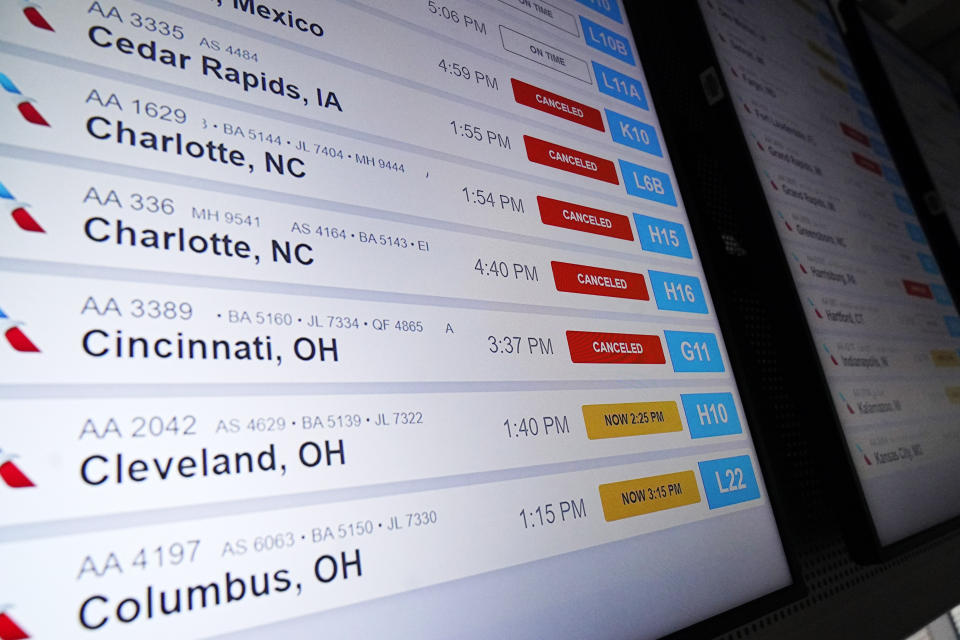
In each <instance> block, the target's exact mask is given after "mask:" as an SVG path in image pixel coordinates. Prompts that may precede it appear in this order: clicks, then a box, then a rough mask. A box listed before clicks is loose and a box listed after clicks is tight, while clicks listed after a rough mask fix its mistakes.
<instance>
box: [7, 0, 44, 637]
mask: <svg viewBox="0 0 960 640" xmlns="http://www.w3.org/2000/svg"><path fill="white" fill-rule="evenodd" d="M23 15H24V16H26V18H27V20H28V21H29V22H30V24H32V25H33V26H35V27H36V28H37V29H43V30H44V31H53V27H51V26H50V23H49V22H47V19H46V18H44V17H43V14H42V13H40V6H39V5H36V4H34V3H32V2H29V0H27V1H25V2H24V3H23ZM2 640H6V639H2Z"/></svg>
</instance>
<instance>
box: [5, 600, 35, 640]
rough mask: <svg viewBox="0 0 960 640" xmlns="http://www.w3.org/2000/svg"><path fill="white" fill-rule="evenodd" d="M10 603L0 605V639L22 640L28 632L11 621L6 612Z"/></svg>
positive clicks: (28, 635)
mask: <svg viewBox="0 0 960 640" xmlns="http://www.w3.org/2000/svg"><path fill="white" fill-rule="evenodd" d="M9 611H10V605H0V640H24V639H25V638H29V637H30V634H29V633H27V632H26V631H24V630H23V628H22V627H21V626H20V625H18V624H17V623H16V622H14V621H13V618H11V617H10V614H9V613H8V612H9Z"/></svg>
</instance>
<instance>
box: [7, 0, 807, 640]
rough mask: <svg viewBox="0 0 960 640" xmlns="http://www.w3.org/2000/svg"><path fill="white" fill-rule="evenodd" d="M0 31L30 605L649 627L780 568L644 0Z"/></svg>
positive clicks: (362, 5) (644, 630) (119, 19)
mask: <svg viewBox="0 0 960 640" xmlns="http://www.w3.org/2000/svg"><path fill="white" fill-rule="evenodd" d="M0 25H3V26H2V27H0V73H2V75H0V80H2V85H3V90H4V92H5V93H6V96H7V98H8V100H7V101H6V103H5V106H4V107H3V108H4V113H3V120H2V122H3V127H2V131H0V183H2V185H3V186H2V189H0V196H2V198H3V202H4V203H5V204H6V208H5V214H6V215H5V217H4V218H3V220H2V222H0V224H2V233H0V278H2V287H0V291H2V296H0V310H2V311H0V318H2V321H3V327H2V329H3V332H4V338H3V340H2V341H0V352H2V354H3V355H2V362H3V365H4V366H3V370H2V373H0V376H2V387H0V393H2V399H0V407H2V411H3V416H4V419H3V421H2V425H0V450H2V452H0V465H2V466H0V476H2V479H3V483H2V484H0V510H2V513H3V519H2V521H0V566H2V567H3V572H4V575H5V576H7V579H5V580H4V581H3V587H2V588H3V589H5V591H4V592H3V593H0V603H6V604H5V606H4V608H3V610H2V611H0V620H2V621H3V624H10V625H14V626H16V627H17V628H18V629H21V630H22V632H23V633H26V634H28V635H29V636H30V637H38V638H40V637H45V638H47V637H48V638H55V637H56V638H62V637H95V638H121V637H122V638H127V637H130V636H131V635H136V637H140V638H169V637H178V638H194V637H208V636H214V635H220V634H227V635H243V634H244V633H249V634H250V637H263V635H265V634H269V635H270V636H271V637H281V636H283V637H316V634H317V633H318V631H317V630H318V629H322V630H323V632H324V633H330V634H337V633H353V634H355V633H369V634H371V636H372V637H381V636H409V637H451V636H455V637H461V638H465V637H483V638H487V637H490V636H491V635H494V634H506V635H508V636H509V637H530V638H535V637H544V636H545V635H550V636H558V637H586V636H589V637H592V638H615V637H656V636H660V635H662V634H665V633H668V632H670V631H673V630H676V629H679V628H682V627H685V626H688V625H690V624H693V623H695V622H698V621H700V620H702V619H704V618H708V617H710V616H713V615H715V614H718V613H720V612H722V611H725V610H727V609H730V608H732V607H735V606H737V605H740V604H743V603H745V602H748V601H751V600H753V599H755V598H758V597H760V596H763V595H765V594H769V593H771V592H773V591H776V590H779V589H782V588H784V587H786V586H788V585H789V584H790V583H791V575H790V571H789V568H788V565H787V561H786V558H785V556H784V553H783V548H782V546H781V542H780V537H779V534H778V531H777V526H776V523H775V520H774V516H773V512H772V510H771V505H770V502H769V499H768V494H767V490H766V488H765V486H764V482H763V478H762V476H761V472H760V466H759V464H758V460H757V457H756V452H755V450H754V447H753V444H752V440H751V437H750V431H749V425H748V424H747V419H746V416H745V414H744V409H743V406H742V403H741V399H740V395H739V394H738V391H737V387H736V386H735V382H734V378H733V375H732V372H731V370H730V362H729V359H728V355H727V352H726V350H725V346H724V341H723V337H722V335H721V333H720V327H719V325H718V322H717V318H716V315H715V312H714V308H713V304H712V301H711V296H710V291H709V290H708V287H707V284H706V281H705V277H704V272H703V269H702V267H701V263H700V259H699V256H698V252H697V248H696V244H695V242H694V239H693V237H692V236H691V232H690V227H689V224H688V219H687V216H686V213H685V211H684V206H683V202H682V199H681V197H680V194H679V192H678V190H677V182H676V177H675V175H674V173H673V169H672V166H671V163H670V159H669V156H668V154H667V150H666V145H665V144H664V141H663V138H662V134H661V128H660V125H659V122H658V119H657V114H656V110H655V109H654V105H653V103H652V101H651V99H650V95H649V91H648V88H647V86H646V82H645V79H644V74H643V70H642V65H641V61H640V60H639V59H638V56H637V54H636V47H635V45H634V43H633V41H632V38H631V36H630V28H629V25H628V22H627V19H626V14H625V12H624V11H623V10H622V7H621V6H620V5H619V4H617V3H609V2H605V1H597V2H588V1H583V2H561V0H551V1H550V2H549V3H548V2H545V1H541V0H533V1H531V2H526V1H520V0H517V1H507V0H504V1H495V0H490V1H488V2H470V3H449V2H440V1H434V0H430V1H424V2H417V3H383V2H374V1H370V2H325V3H314V2H298V3H294V2H288V3H286V4H285V5H284V6H283V7H280V6H279V5H273V4H271V5H267V4H263V3H258V2H253V1H252V0H247V1H244V0H223V1H222V2H219V1H217V2H205V3H196V2H186V1H182V2H132V1H128V0H121V1H118V2H113V3H108V4H103V3H97V2H92V3H72V2H71V3H66V2H64V3H54V2H50V3H43V4H42V5H34V4H24V3H17V2H6V3H3V4H2V6H0ZM11 576H12V577H13V579H11ZM11 628H13V627H11Z"/></svg>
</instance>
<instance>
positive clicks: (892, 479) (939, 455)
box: [700, 0, 960, 550]
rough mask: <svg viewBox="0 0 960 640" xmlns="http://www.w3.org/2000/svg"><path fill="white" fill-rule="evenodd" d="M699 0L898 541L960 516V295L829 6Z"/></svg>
mask: <svg viewBox="0 0 960 640" xmlns="http://www.w3.org/2000/svg"><path fill="white" fill-rule="evenodd" d="M700 7H701V10H702V13H703V16H704V17H705V20H706V23H707V26H708V29H709V32H710V37H711V39H712V40H713V44H714V48H715V50H716V52H717V55H718V59H719V62H720V67H721V68H722V72H723V75H724V77H725V79H726V84H727V86H728V87H729V90H730V92H731V99H732V102H733V104H734V108H735V110H736V112H737V116H738V118H739V121H740V124H741V126H742V129H743V132H744V136H745V138H746V142H747V144H748V146H749V149H750V153H751V155H752V158H753V161H754V165H755V167H756V172H757V176H758V177H759V180H760V183H761V185H762V187H763V191H764V194H765V197H766V201H767V203H768V205H769V207H768V208H769V212H770V215H772V217H773V221H774V224H775V226H776V234H777V236H778V237H779V241H780V244H781V246H782V248H783V253H784V257H785V258H786V261H787V262H788V264H789V266H790V270H791V273H792V277H793V284H794V285H795V287H796V291H797V294H798V296H799V301H800V304H801V306H802V307H803V310H804V313H805V316H806V321H807V325H808V327H809V334H810V337H812V347H813V348H814V349H816V351H817V353H818V355H819V360H820V364H821V367H822V370H823V374H824V377H825V379H826V383H827V386H828V388H829V393H830V395H831V399H832V404H833V406H834V408H835V413H836V416H837V417H838V421H839V422H838V423H839V426H840V428H841V429H842V434H843V437H844V440H845V444H846V448H847V452H848V454H849V455H848V456H847V459H848V461H849V463H850V466H851V469H852V472H853V476H854V478H855V480H856V482H857V483H858V485H859V493H860V495H861V496H862V498H863V500H864V501H865V506H866V508H867V510H868V512H869V520H870V525H869V526H870V527H871V543H872V544H873V545H875V547H876V548H877V549H887V550H889V546H890V545H892V544H894V543H896V542H899V541H903V540H905V539H907V538H909V537H910V536H913V535H914V534H917V533H919V532H921V531H924V530H926V529H928V528H930V527H933V526H935V525H937V524H940V523H943V522H945V521H947V520H950V519H951V518H953V517H955V516H957V515H958V514H960V465H958V462H960V432H958V430H957V424H958V419H960V352H958V347H960V318H958V317H957V308H956V306H955V305H954V302H953V300H952V299H951V296H950V294H949V291H948V289H947V287H946V286H945V283H944V280H943V278H942V276H941V273H940V269H939V267H938V264H937V261H936V260H935V259H934V257H933V255H932V254H931V251H930V249H929V247H928V241H927V237H926V235H925V233H924V231H923V229H922V228H921V226H920V224H919V222H918V220H917V218H916V214H915V212H914V208H913V205H912V203H911V200H910V199H909V198H908V196H907V193H906V191H905V189H904V186H903V184H902V181H901V178H900V174H899V172H898V171H897V169H896V167H895V165H894V162H893V159H892V158H891V155H890V152H889V150H888V148H887V144H886V142H885V139H884V135H883V132H882V131H881V130H880V127H879V126H878V124H877V121H876V119H875V118H874V114H873V111H872V109H871V106H870V103H869V101H868V100H867V98H866V96H865V95H864V92H863V90H862V88H861V85H860V82H859V79H858V75H857V72H856V71H855V70H854V68H853V66H852V64H851V61H850V58H849V56H848V52H847V49H846V47H845V45H844V43H843V41H842V39H841V36H840V33H839V31H838V29H837V27H836V24H835V22H834V20H833V18H832V16H831V14H830V9H829V7H828V5H827V3H826V2H823V3H820V2H813V1H812V0H795V1H794V2H777V3H771V2H759V1H757V2H743V3H741V2H729V1H725V0H702V1H701V2H700ZM805 338H806V337H805V336H798V339H805ZM796 392H797V393H801V394H802V393H820V386H819V385H818V382H817V381H816V380H811V381H810V386H809V388H798V389H797V390H796Z"/></svg>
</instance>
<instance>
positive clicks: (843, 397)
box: [837, 391, 857, 415]
mask: <svg viewBox="0 0 960 640" xmlns="http://www.w3.org/2000/svg"><path fill="white" fill-rule="evenodd" d="M837 393H840V392H839V391H838V392H837ZM840 399H841V400H843V404H845V405H847V411H849V412H850V415H856V413H857V412H856V411H854V410H853V407H851V406H850V403H849V402H848V401H847V398H846V396H844V395H843V394H842V393H840Z"/></svg>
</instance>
